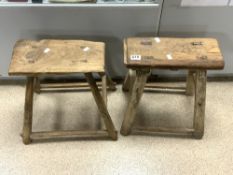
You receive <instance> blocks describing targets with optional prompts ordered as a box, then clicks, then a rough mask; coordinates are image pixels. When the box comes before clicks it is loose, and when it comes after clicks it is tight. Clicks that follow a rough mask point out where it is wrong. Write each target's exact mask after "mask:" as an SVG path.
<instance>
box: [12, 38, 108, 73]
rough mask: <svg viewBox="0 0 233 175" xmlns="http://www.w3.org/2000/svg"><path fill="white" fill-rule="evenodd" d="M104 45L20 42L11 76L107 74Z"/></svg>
mask: <svg viewBox="0 0 233 175" xmlns="http://www.w3.org/2000/svg"><path fill="white" fill-rule="evenodd" d="M104 56H105V44H104V43H101V42H92V41H84V40H40V41H31V40H20V41H18V42H17V43H16V45H15V47H14V51H13V56H12V60H11V64H10V68H9V75H35V74H69V73H87V72H104V65H105V60H104Z"/></svg>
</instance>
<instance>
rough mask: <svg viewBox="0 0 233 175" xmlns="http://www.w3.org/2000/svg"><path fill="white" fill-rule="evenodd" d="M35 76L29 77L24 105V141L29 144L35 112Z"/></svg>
mask: <svg viewBox="0 0 233 175" xmlns="http://www.w3.org/2000/svg"><path fill="white" fill-rule="evenodd" d="M33 82H34V78H33V77H28V78H27V85H26V96H25V106H24V122H23V143H24V144H29V143H30V142H31V140H30V134H31V132H32V114H33V87H34V83H33Z"/></svg>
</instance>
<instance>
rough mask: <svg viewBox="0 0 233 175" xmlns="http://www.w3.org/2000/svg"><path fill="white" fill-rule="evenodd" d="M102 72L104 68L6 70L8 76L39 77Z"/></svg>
mask: <svg viewBox="0 0 233 175" xmlns="http://www.w3.org/2000/svg"><path fill="white" fill-rule="evenodd" d="M99 72H101V73H104V72H105V70H104V68H103V69H102V70H99V69H98V70H92V71H90V70H89V71H85V70H83V71H78V72H67V71H66V72H62V71H59V72H34V73H30V72H15V71H14V72H11V71H10V70H9V71H8V75H9V76H31V77H40V76H48V75H53V76H56V75H73V74H80V73H99Z"/></svg>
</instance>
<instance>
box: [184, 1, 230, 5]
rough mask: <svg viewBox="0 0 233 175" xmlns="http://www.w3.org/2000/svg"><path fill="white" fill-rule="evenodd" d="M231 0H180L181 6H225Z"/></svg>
mask: <svg viewBox="0 0 233 175" xmlns="http://www.w3.org/2000/svg"><path fill="white" fill-rule="evenodd" d="M230 1H231V4H233V0H182V6H226V5H228V4H229V3H230Z"/></svg>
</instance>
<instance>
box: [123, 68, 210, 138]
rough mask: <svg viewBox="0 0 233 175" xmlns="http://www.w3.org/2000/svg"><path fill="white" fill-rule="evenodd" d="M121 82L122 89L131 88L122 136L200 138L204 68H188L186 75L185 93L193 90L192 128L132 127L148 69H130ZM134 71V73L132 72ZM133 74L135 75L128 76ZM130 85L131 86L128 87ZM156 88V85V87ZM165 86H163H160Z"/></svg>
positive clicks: (203, 97)
mask: <svg viewBox="0 0 233 175" xmlns="http://www.w3.org/2000/svg"><path fill="white" fill-rule="evenodd" d="M130 71H131V73H128V75H127V76H126V79H125V82H124V84H123V90H131V92H130V98H129V102H128V107H127V110H126V113H125V116H124V120H123V123H122V127H121V131H120V132H121V134H122V135H124V136H127V135H129V134H130V133H132V134H167V135H182V136H193V137H194V138H197V139H201V138H202V137H203V134H204V118H205V102H206V81H207V76H206V74H207V73H206V70H195V71H194V70H190V71H189V74H188V76H187V87H186V94H187V95H193V93H194V92H195V106H194V120H193V128H162V127H158V128H143V127H138V128H134V129H132V126H133V122H134V119H135V114H136V110H137V107H138V104H139V102H140V99H141V97H142V94H143V91H144V89H145V87H146V80H147V77H148V75H149V72H150V70H149V69H148V70H147V71H145V70H144V69H136V70H130ZM132 71H134V73H132ZM135 72H136V73H135ZM130 75H135V77H130ZM130 86H132V87H130ZM156 88H157V87H156ZM162 88H165V87H162Z"/></svg>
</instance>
